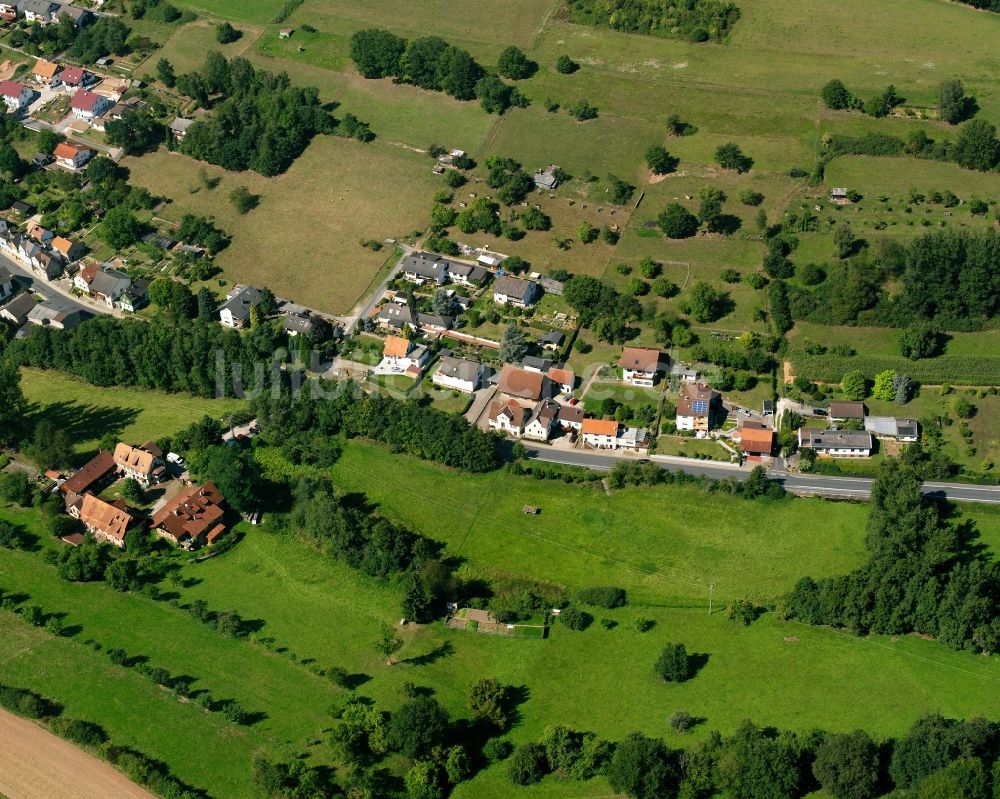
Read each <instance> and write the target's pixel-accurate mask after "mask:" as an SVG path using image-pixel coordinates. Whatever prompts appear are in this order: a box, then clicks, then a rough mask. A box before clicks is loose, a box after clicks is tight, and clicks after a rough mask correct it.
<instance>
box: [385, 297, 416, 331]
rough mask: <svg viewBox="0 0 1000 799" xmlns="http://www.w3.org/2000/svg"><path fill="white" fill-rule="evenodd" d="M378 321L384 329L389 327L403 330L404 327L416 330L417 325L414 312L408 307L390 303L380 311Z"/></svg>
mask: <svg viewBox="0 0 1000 799" xmlns="http://www.w3.org/2000/svg"><path fill="white" fill-rule="evenodd" d="M376 320H377V321H378V323H379V324H380V325H381V326H382V327H389V328H392V329H393V330H402V329H403V328H404V327H412V328H414V329H416V327H417V323H416V318H415V315H414V312H413V311H412V310H410V306H408V305H399V304H397V303H392V302H391V303H388V304H386V305H383V306H382V308H381V309H379V312H378V316H377V317H376Z"/></svg>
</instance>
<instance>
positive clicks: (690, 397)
mask: <svg viewBox="0 0 1000 799" xmlns="http://www.w3.org/2000/svg"><path fill="white" fill-rule="evenodd" d="M719 397H720V395H719V393H718V392H717V391H713V390H712V389H710V388H708V386H706V385H705V384H704V383H685V384H684V388H683V389H682V390H681V396H680V397H679V398H678V400H677V417H676V421H677V429H678V430H709V429H711V427H712V416H713V415H714V413H715V407H716V405H717V404H718V402H719Z"/></svg>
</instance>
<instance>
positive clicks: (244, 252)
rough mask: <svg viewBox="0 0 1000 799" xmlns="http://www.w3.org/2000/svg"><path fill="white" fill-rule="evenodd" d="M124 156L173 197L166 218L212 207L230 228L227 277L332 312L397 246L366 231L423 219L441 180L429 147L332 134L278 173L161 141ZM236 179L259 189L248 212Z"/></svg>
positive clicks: (386, 231)
mask: <svg viewBox="0 0 1000 799" xmlns="http://www.w3.org/2000/svg"><path fill="white" fill-rule="evenodd" d="M125 165H126V166H127V167H128V168H129V169H130V170H131V173H132V180H133V182H135V183H137V184H138V185H140V186H145V187H146V188H148V189H149V190H150V191H151V192H153V193H154V194H157V195H160V196H166V197H168V198H170V200H171V202H170V203H169V204H168V205H166V206H165V207H163V208H162V209H160V210H159V211H158V213H159V214H160V215H161V216H163V217H164V218H166V219H169V220H172V221H177V220H179V219H180V218H181V217H182V216H183V215H184V214H185V213H196V214H206V215H209V216H214V217H215V219H216V223H217V224H218V225H219V226H220V227H221V228H223V229H224V230H225V231H226V232H228V233H229V234H231V235H232V237H233V243H232V245H231V246H230V247H229V248H227V249H226V250H223V252H222V253H220V255H219V256H218V259H217V260H218V264H219V266H221V267H222V269H223V272H224V273H225V275H226V277H228V278H230V279H231V280H232V281H233V282H237V281H239V282H247V283H253V284H255V285H258V286H267V287H269V288H270V289H271V290H273V291H274V292H275V293H276V294H278V295H279V296H282V297H287V298H289V299H292V300H295V301H297V302H301V303H304V304H307V305H309V306H311V307H314V308H317V309H319V310H322V311H327V312H330V313H346V312H347V311H349V310H350V309H351V307H352V306H353V305H354V304H355V302H357V300H358V299H359V298H360V297H361V295H362V294H363V293H364V292H365V291H366V289H367V288H368V286H369V284H370V283H371V280H372V278H373V277H374V276H375V274H376V272H377V271H378V269H379V267H381V266H382V264H383V263H384V261H385V259H386V257H387V254H388V253H389V252H391V249H383V250H382V251H381V252H373V251H372V250H370V249H368V248H366V247H363V246H362V245H361V241H362V240H364V239H369V238H372V239H376V240H378V241H381V240H382V239H383V238H385V237H386V236H392V237H402V236H405V235H407V234H408V233H410V232H411V231H413V230H420V229H422V228H423V225H424V224H425V220H426V216H427V209H428V208H429V207H430V197H431V195H432V194H433V193H434V190H435V189H436V188H437V187H438V186H439V185H440V184H439V183H438V181H437V179H436V176H435V175H433V174H432V173H431V169H430V168H431V161H430V159H429V158H427V156H426V155H422V154H420V153H414V152H411V151H409V150H406V149H403V148H401V147H393V146H391V145H388V144H385V143H380V142H378V141H376V142H374V143H372V144H361V143H359V142H355V141H348V140H346V139H339V138H334V137H330V136H320V137H318V138H316V139H315V140H314V141H313V143H312V144H310V145H309V147H308V148H307V149H306V151H305V152H304V153H303V154H302V156H300V157H299V158H298V159H297V160H296V161H295V163H294V164H293V165H292V167H291V169H289V170H288V171H287V172H286V173H284V174H283V175H279V176H277V177H274V178H264V177H262V176H260V175H258V174H256V173H255V172H243V173H233V172H227V171H226V170H224V169H221V168H219V167H215V166H212V165H210V164H203V163H201V162H198V161H194V160H192V159H190V158H188V157H187V156H184V155H180V154H172V153H167V152H164V151H160V152H157V153H153V154H151V155H147V156H143V157H142V158H128V159H125ZM201 170H204V171H205V172H206V173H207V174H208V175H210V176H213V177H219V178H221V181H220V182H219V184H218V185H217V186H216V187H215V188H214V189H208V188H206V187H205V185H204V183H203V182H202V181H201V179H200V178H199V172H200V171H201ZM237 186H246V187H247V188H249V189H250V191H251V192H253V193H255V194H259V195H260V198H261V200H260V205H259V206H258V207H257V208H256V209H254V210H253V211H251V212H250V213H249V214H246V215H240V214H239V213H237V211H236V210H235V209H234V208H233V206H232V204H231V203H230V202H229V193H230V192H231V191H232V190H233V189H234V188H236V187H237Z"/></svg>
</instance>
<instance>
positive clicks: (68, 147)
mask: <svg viewBox="0 0 1000 799" xmlns="http://www.w3.org/2000/svg"><path fill="white" fill-rule="evenodd" d="M52 154H53V155H54V156H55V157H56V163H57V164H59V166H61V167H65V168H66V169H79V168H80V167H82V166H83V165H84V164H86V163H87V161H89V160H90V158H91V156H93V154H94V151H93V150H90V149H88V148H87V147H83V146H82V145H79V144H70V143H69V142H60V143H59V144H57V145H56V149H55V150H53V151H52Z"/></svg>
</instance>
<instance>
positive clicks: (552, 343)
mask: <svg viewBox="0 0 1000 799" xmlns="http://www.w3.org/2000/svg"><path fill="white" fill-rule="evenodd" d="M565 338H566V337H565V336H564V335H563V334H562V333H560V332H559V331H558V330H550V331H549V332H548V333H546V334H545V335H543V336H539V337H538V343H539V344H541V345H542V347H543V348H544V349H547V350H557V349H559V347H561V346H562V343H563V340H564V339H565Z"/></svg>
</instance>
